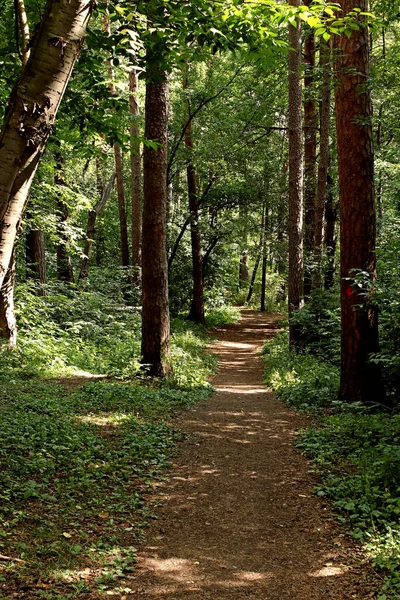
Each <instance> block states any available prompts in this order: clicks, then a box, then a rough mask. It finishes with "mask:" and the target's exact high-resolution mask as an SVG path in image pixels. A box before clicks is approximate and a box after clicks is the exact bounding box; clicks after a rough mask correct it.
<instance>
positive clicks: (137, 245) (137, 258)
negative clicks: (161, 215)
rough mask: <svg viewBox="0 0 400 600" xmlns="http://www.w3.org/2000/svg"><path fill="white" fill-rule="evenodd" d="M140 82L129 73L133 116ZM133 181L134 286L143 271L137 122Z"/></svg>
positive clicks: (133, 137)
mask: <svg viewBox="0 0 400 600" xmlns="http://www.w3.org/2000/svg"><path fill="white" fill-rule="evenodd" d="M138 89H139V82H138V76H137V70H136V69H132V70H131V72H130V73H129V91H130V97H129V106H130V111H131V115H132V116H133V117H134V118H136V119H137V117H138V116H139V114H140V112H139V102H138ZM130 133H131V180H132V270H133V284H134V285H140V282H141V277H142V275H141V270H142V174H141V164H140V163H141V161H140V142H139V137H140V128H139V124H138V122H137V120H135V119H134V120H133V121H132V124H131V132H130Z"/></svg>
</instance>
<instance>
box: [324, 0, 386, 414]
mask: <svg viewBox="0 0 400 600" xmlns="http://www.w3.org/2000/svg"><path fill="white" fill-rule="evenodd" d="M342 8H343V13H344V15H346V14H348V13H349V11H351V10H353V9H354V8H359V9H361V10H362V11H366V10H367V9H368V3H367V0H343V1H342ZM338 54H339V58H338V64H337V74H338V85H337V89H336V128H337V143H338V170H339V200H340V262H341V270H340V271H341V272H340V276H341V313H342V318H341V340H342V342H341V350H342V353H341V383H340V395H341V398H342V399H343V400H346V401H349V402H355V401H357V402H362V403H370V402H371V403H374V402H382V401H383V399H384V392H383V387H382V382H381V377H380V370H379V367H378V365H376V364H371V363H369V357H370V355H371V353H376V352H378V351H379V337H378V319H377V311H376V309H375V307H373V306H371V305H370V304H369V298H368V293H367V295H365V293H366V290H362V291H361V292H360V291H359V290H357V289H355V288H353V287H352V285H351V279H352V278H353V277H354V273H355V272H356V271H363V272H364V273H367V274H368V278H369V280H370V282H371V283H373V281H374V280H375V267H376V259H375V233H376V223H375V220H376V218H375V217H376V215H375V199H374V160H373V150H372V104H371V95H370V91H369V87H368V83H369V45H368V28H367V27H362V28H360V29H359V30H358V31H353V32H352V35H351V36H350V38H348V37H347V36H346V35H344V34H343V35H342V36H341V37H340V39H339V43H338ZM349 279H350V280H349Z"/></svg>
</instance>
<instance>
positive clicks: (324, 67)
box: [312, 40, 331, 290]
mask: <svg viewBox="0 0 400 600" xmlns="http://www.w3.org/2000/svg"><path fill="white" fill-rule="evenodd" d="M330 60H331V43H330V42H324V41H323V40H321V46H320V59H319V66H320V71H321V72H322V74H323V84H322V97H321V106H320V139H319V148H320V149H319V163H318V185H317V193H316V197H315V239H314V268H313V276H312V288H313V289H314V290H315V289H318V288H320V287H321V285H322V268H321V267H322V265H321V262H322V252H323V242H324V212H325V204H326V187H327V180H328V169H329V133H330V116H331V67H330Z"/></svg>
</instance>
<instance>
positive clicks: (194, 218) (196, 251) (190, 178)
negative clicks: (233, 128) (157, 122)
mask: <svg viewBox="0 0 400 600" xmlns="http://www.w3.org/2000/svg"><path fill="white" fill-rule="evenodd" d="M186 88H187V79H186V77H185V78H184V81H183V89H184V90H185V89H186ZM185 120H187V119H186V115H185ZM185 147H186V149H187V150H188V152H189V162H188V164H187V167H186V174H187V186H188V196H189V211H190V217H191V219H190V239H191V244H192V273H193V296H192V303H191V306H190V311H189V319H190V320H191V321H194V322H195V323H201V324H202V325H205V323H206V320H205V316H204V298H203V265H202V262H203V261H202V252H201V240H200V232H199V202H198V196H197V181H196V169H195V166H194V164H193V163H192V154H193V147H194V142H193V119H189V120H187V126H186V129H185Z"/></svg>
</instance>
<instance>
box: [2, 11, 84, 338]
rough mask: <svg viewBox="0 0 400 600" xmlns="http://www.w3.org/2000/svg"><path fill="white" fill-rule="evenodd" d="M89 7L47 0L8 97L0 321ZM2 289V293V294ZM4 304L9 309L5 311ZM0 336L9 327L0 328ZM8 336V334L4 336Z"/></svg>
mask: <svg viewBox="0 0 400 600" xmlns="http://www.w3.org/2000/svg"><path fill="white" fill-rule="evenodd" d="M92 8H93V6H92V3H91V2H87V1H86V0H70V1H68V2H66V1H65V0H62V1H57V0H48V2H47V4H46V7H45V10H44V15H43V18H42V21H41V24H40V26H39V29H38V31H37V33H36V35H35V39H34V42H33V45H32V48H31V52H30V57H29V60H28V62H27V64H26V66H25V68H24V69H23V71H22V74H21V76H20V78H19V79H18V81H17V83H16V84H15V86H14V89H13V91H12V92H11V95H10V99H9V103H8V107H7V110H6V115H5V118H4V123H3V127H2V130H1V132H0V165H1V168H0V295H3V296H2V299H1V302H0V304H1V306H0V320H2V321H3V322H4V316H5V312H4V311H6V312H7V314H10V312H11V313H12V312H13V303H12V302H7V301H6V300H5V296H4V295H7V293H8V286H9V282H12V281H13V274H12V273H11V272H10V273H9V270H10V269H12V267H13V264H14V261H13V260H12V257H13V252H14V245H15V240H16V236H17V230H18V224H19V222H20V220H21V217H22V213H23V210H24V208H25V204H26V201H27V197H28V192H29V189H30V186H31V183H32V180H33V177H34V175H35V172H36V169H37V166H38V164H39V161H40V158H41V156H42V154H43V151H44V149H45V146H46V142H47V139H48V136H49V134H50V132H51V130H52V127H53V123H54V120H55V117H56V114H57V110H58V107H59V105H60V102H61V100H62V97H63V94H64V91H65V88H66V86H67V84H68V81H69V78H70V76H71V72H72V69H73V67H74V64H75V62H76V60H77V59H78V57H79V54H80V50H81V47H82V43H83V37H84V34H85V30H86V26H87V22H88V19H89V16H90V13H91V11H92ZM3 286H5V287H4V289H3ZM6 305H8V306H6ZM2 331H3V334H5V337H9V336H11V338H12V337H14V338H15V334H14V333H12V327H8V328H2ZM8 332H10V333H8Z"/></svg>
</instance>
